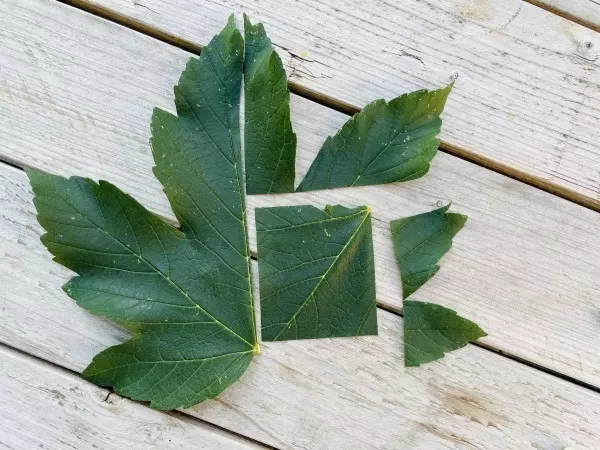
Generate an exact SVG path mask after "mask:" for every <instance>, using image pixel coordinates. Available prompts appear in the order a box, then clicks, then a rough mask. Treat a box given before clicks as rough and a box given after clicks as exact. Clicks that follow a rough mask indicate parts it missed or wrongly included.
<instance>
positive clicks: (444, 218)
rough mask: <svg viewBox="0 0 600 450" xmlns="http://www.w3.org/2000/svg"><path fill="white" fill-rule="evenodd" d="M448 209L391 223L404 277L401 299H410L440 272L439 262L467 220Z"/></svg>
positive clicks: (440, 209)
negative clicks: (449, 211) (409, 297)
mask: <svg viewBox="0 0 600 450" xmlns="http://www.w3.org/2000/svg"><path fill="white" fill-rule="evenodd" d="M449 207H450V205H447V206H444V207H442V208H439V209H436V210H433V211H430V212H427V213H425V214H419V215H416V216H411V217H406V218H403V219H398V220H393V221H392V222H391V223H390V227H391V229H392V241H393V243H394V251H395V253H396V259H397V261H398V265H399V266H400V276H401V278H402V298H407V297H408V296H409V295H411V294H412V293H413V292H415V291H416V290H417V289H419V288H420V287H421V286H422V285H423V284H425V282H426V281H427V280H429V279H430V278H431V277H433V276H434V275H435V274H436V273H437V271H438V270H439V269H440V267H439V266H438V265H437V262H438V261H439V260H440V258H441V257H442V256H443V255H444V254H445V253H446V252H447V251H448V250H450V247H451V246H452V238H453V237H454V236H455V235H456V233H458V232H459V231H460V230H461V228H462V227H463V226H464V224H465V222H466V221H467V216H463V215H461V214H454V213H448V212H447V211H448V208H449Z"/></svg>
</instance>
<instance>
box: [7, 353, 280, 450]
mask: <svg viewBox="0 0 600 450" xmlns="http://www.w3.org/2000/svg"><path fill="white" fill-rule="evenodd" d="M0 353H5V354H8V355H10V356H13V355H14V357H16V358H23V359H24V361H25V362H26V363H30V364H32V365H38V366H39V368H40V369H47V370H49V371H52V372H53V373H56V374H57V375H62V376H66V377H68V378H71V377H72V378H77V379H78V380H81V381H80V383H81V384H84V385H85V384H87V385H90V386H94V387H96V388H97V389H98V390H102V391H106V392H107V395H106V397H105V398H104V399H103V400H102V402H104V403H105V402H108V400H109V398H110V397H111V396H113V395H114V396H116V397H118V398H119V399H121V400H125V401H126V402H129V403H132V404H135V405H138V406H137V407H138V408H144V409H145V410H149V411H152V413H151V414H160V415H165V416H170V417H173V418H174V419H175V420H177V421H182V422H184V423H189V424H190V425H191V426H193V427H198V426H200V427H203V428H206V429H207V431H209V432H211V431H212V432H214V433H216V435H222V436H225V437H226V438H228V437H230V438H231V439H232V441H239V442H238V444H249V445H250V446H257V447H259V448H265V449H276V447H272V446H270V445H267V444H265V443H263V442H260V441H257V440H256V439H252V438H251V437H247V436H244V435H243V434H240V433H237V432H235V431H232V430H229V429H227V428H224V427H222V426H219V425H215V424H213V423H211V422H208V421H206V420H203V419H201V418H198V417H195V416H191V415H189V414H186V413H185V412H182V411H178V410H171V411H159V410H155V409H152V408H150V406H148V404H147V403H144V402H138V401H135V400H131V399H128V398H126V397H122V396H120V395H119V394H117V393H115V392H114V391H113V390H112V389H110V388H108V387H103V386H97V385H95V384H93V383H90V382H89V381H87V380H85V379H83V378H82V377H81V374H80V373H78V372H77V371H75V370H72V369H69V368H67V367H63V366H61V365H59V364H56V363H54V362H52V361H49V360H48V359H45V358H42V357H39V356H35V355H32V354H30V353H27V352H25V351H23V350H21V349H19V348H17V347H14V346H12V345H10V344H7V343H5V342H0ZM57 395H58V394H57ZM111 403H113V402H111ZM61 406H62V405H61ZM142 415H143V414H142ZM170 441H171V440H170V439H169V442H170ZM0 444H1V442H0ZM230 444H231V443H230Z"/></svg>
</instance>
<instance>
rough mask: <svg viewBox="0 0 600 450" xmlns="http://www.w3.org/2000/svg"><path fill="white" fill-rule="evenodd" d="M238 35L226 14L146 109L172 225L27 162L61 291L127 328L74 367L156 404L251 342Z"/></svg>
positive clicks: (107, 188) (174, 401)
mask: <svg viewBox="0 0 600 450" xmlns="http://www.w3.org/2000/svg"><path fill="white" fill-rule="evenodd" d="M242 54H243V40H242V37H241V35H240V33H239V32H238V31H237V30H235V28H234V25H233V20H232V19H230V21H229V23H228V25H227V26H226V27H225V29H224V30H223V31H222V32H221V34H220V35H217V36H216V37H215V38H214V39H213V40H212V41H211V43H210V44H209V45H208V46H207V47H206V48H205V49H204V51H203V52H202V55H201V56H200V58H199V60H196V59H192V60H190V62H189V63H188V65H187V67H186V69H185V71H184V73H183V74H182V76H181V79H180V82H179V85H178V86H177V87H176V88H175V102H176V107H177V113H178V116H177V117H175V116H173V115H171V114H169V113H166V112H164V111H160V110H155V112H154V115H153V118H152V150H153V154H154V158H155V162H156V167H155V174H156V176H157V177H158V178H159V180H160V181H161V182H162V183H163V185H164V188H165V193H166V194H167V197H168V198H169V201H170V202H171V205H172V207H173V211H174V212H175V214H176V216H177V218H178V220H179V222H180V223H181V228H182V230H183V233H182V232H180V231H178V230H176V229H174V228H172V227H171V226H169V225H168V224H166V223H165V222H163V221H162V220H160V219H158V218H157V217H156V216H154V215H153V214H151V213H150V212H148V211H147V210H146V209H144V208H143V207H142V206H141V205H140V204H139V203H137V202H136V201H135V200H134V199H133V198H131V197H130V196H128V195H126V194H124V193H122V192H121V191H120V190H118V189H117V188H116V187H114V186H113V185H111V184H109V183H107V182H103V181H101V182H100V183H99V184H96V183H94V182H93V181H91V180H88V179H83V178H77V177H73V178H71V179H68V180H67V179H64V178H61V177H58V176H53V175H42V174H40V173H37V172H34V171H29V172H28V175H29V177H30V180H31V184H32V186H33V190H34V194H35V198H34V202H35V206H36V208H37V211H38V220H39V222H40V224H41V225H42V226H43V227H44V228H45V229H46V231H47V233H46V234H45V235H44V236H43V237H42V242H43V243H44V244H45V245H46V247H47V248H48V250H49V251H50V252H51V253H52V254H53V255H55V260H56V261H57V262H59V263H60V264H63V265H64V266H66V267H68V268H70V269H72V270H73V271H75V272H76V273H77V274H78V276H77V277H75V278H73V279H72V280H71V281H69V282H68V283H67V284H66V285H65V290H66V292H67V293H68V294H69V295H70V296H71V297H73V298H74V299H75V300H76V301H77V302H78V303H79V304H80V305H81V306H83V307H84V308H86V309H88V310H89V311H91V312H93V313H95V314H99V315H102V316H104V317H106V318H108V319H111V320H113V321H115V322H117V323H119V324H120V325H122V326H124V327H126V328H128V329H130V330H132V331H134V332H135V333H136V334H135V335H134V337H133V338H132V339H130V340H129V341H127V342H125V343H123V344H121V345H117V346H114V347H110V348H109V349H107V350H105V351H103V352H101V353H100V354H98V355H97V356H96V357H95V358H94V360H93V361H92V363H91V364H90V365H89V366H88V368H87V369H86V370H85V371H84V373H83V376H84V377H85V378H87V379H89V380H90V381H93V382H94V383H97V384H100V385H103V386H113V388H114V389H115V391H116V392H117V393H119V394H121V395H125V396H128V397H131V398H133V399H135V400H145V401H150V402H151V406H152V407H154V408H159V409H172V408H177V407H182V406H183V407H187V406H191V405H193V404H195V403H198V402H200V401H202V400H204V399H206V398H210V397H214V396H216V395H218V394H219V393H220V392H222V391H223V390H224V389H225V388H227V387H228V386H229V385H230V384H231V383H233V382H234V381H235V380H237V379H238V378H239V377H240V376H241V374H242V373H243V372H244V371H245V370H246V368H247V367H248V365H249V364H250V361H251V360H252V357H253V355H254V354H255V353H256V352H258V343H257V339H256V330H255V323H254V317H253V314H254V308H253V301H252V293H251V280H250V270H249V262H250V257H249V250H248V243H247V232H246V214H245V206H244V197H243V185H242V167H241V153H240V139H239V124H238V120H239V119H238V118H239V96H240V91H241V79H242V60H243V59H242V58H243V56H242Z"/></svg>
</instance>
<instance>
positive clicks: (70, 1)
mask: <svg viewBox="0 0 600 450" xmlns="http://www.w3.org/2000/svg"><path fill="white" fill-rule="evenodd" d="M55 1H57V2H59V3H62V4H65V5H67V6H71V7H74V8H77V9H80V10H82V11H85V12H87V13H89V14H92V15H94V16H97V17H100V18H102V19H105V20H108V21H111V22H114V23H116V24H118V25H121V26H123V27H125V28H128V29H130V30H133V31H136V32H138V33H142V34H144V35H146V36H149V37H151V38H154V39H156V40H159V41H161V42H164V43H166V44H169V45H172V46H175V47H178V48H180V49H182V50H185V51H187V52H189V53H192V54H195V55H197V54H199V53H200V52H201V51H202V46H200V45H197V44H194V43H193V42H190V41H188V40H186V39H182V38H180V37H177V36H175V35H173V34H171V33H166V32H164V31H161V30H159V29H158V28H156V27H153V26H151V25H148V24H145V23H143V22H142V21H139V20H136V19H133V18H131V17H128V16H125V15H123V14H120V13H118V12H117V11H113V10H111V9H108V8H104V7H102V6H97V5H92V4H90V3H89V2H87V1H85V0H55ZM523 1H525V2H527V3H530V4H532V5H534V6H536V7H538V8H540V9H543V10H545V11H548V12H550V13H552V14H555V15H558V16H560V17H563V18H565V19H567V20H570V21H572V22H575V23H578V24H580V25H582V26H585V27H587V28H590V29H592V30H594V31H599V27H596V26H595V25H593V24H591V23H590V24H586V23H582V22H585V21H583V20H581V19H580V18H577V17H575V16H571V15H569V14H568V13H563V12H561V11H559V10H557V9H555V8H552V7H550V6H548V5H547V4H544V3H542V2H539V1H537V0H523ZM275 46H276V45H275ZM288 86H289V89H290V91H291V92H292V93H294V94H296V95H299V96H300V97H304V98H306V99H308V100H311V101H313V102H315V103H318V104H320V105H323V106H326V107H328V108H331V109H334V110H336V111H338V112H341V113H343V114H346V115H353V114H355V113H357V112H358V111H360V108H358V107H357V106H355V105H351V104H349V103H346V102H344V101H341V100H338V99H336V98H333V97H331V96H328V95H326V94H324V93H321V92H318V91H315V90H313V89H310V88H308V87H305V86H302V85H300V84H299V83H295V82H293V81H289V82H288ZM440 150H441V151H443V152H445V153H448V154H450V155H453V156H455V157H458V158H460V159H463V160H465V161H468V162H470V163H472V164H475V165H477V166H480V167H483V168H485V169H488V170H491V171H493V172H496V173H499V174H501V175H504V176H506V177H509V178H511V179H513V180H517V181H520V182H522V183H524V184H527V185H529V186H532V187H535V188H537V189H540V190H542V191H545V192H548V193H550V194H553V195H556V196H557V197H560V198H563V199H565V200H568V201H570V202H573V203H575V204H577V205H580V206H583V207H585V208H589V209H591V210H593V211H596V212H600V200H596V199H593V198H591V197H588V196H586V195H583V194H580V193H579V192H576V191H574V190H572V189H569V188H567V187H564V186H561V185H558V184H555V183H552V182H550V181H547V180H545V179H544V178H542V177H540V176H537V175H533V174H530V173H527V172H526V171H524V170H520V169H517V168H515V167H511V166H509V165H508V164H505V163H502V162H500V161H496V160H494V159H492V158H488V157H486V156H483V155H481V154H477V153H475V152H473V151H470V150H467V149H464V148H461V147H459V146H455V145H451V144H449V143H447V142H443V141H442V142H441V143H440Z"/></svg>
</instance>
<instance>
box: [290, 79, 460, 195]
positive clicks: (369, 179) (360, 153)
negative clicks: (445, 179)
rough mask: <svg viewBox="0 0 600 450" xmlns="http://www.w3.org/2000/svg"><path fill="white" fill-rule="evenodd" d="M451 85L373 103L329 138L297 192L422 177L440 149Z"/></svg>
mask: <svg viewBox="0 0 600 450" xmlns="http://www.w3.org/2000/svg"><path fill="white" fill-rule="evenodd" d="M451 89H452V84H450V85H449V86H447V87H445V88H443V89H439V90H436V91H426V90H421V91H416V92H412V93H410V94H405V95H402V96H400V97H397V98H395V99H393V100H391V101H390V102H386V101H384V100H376V101H374V102H373V103H370V104H369V105H367V106H365V108H364V109H363V110H362V111H360V112H359V113H357V114H355V115H354V116H353V117H352V118H351V119H350V120H349V121H348V122H346V124H345V125H344V126H343V127H342V129H341V130H340V131H339V132H338V133H337V134H336V135H335V136H333V137H328V138H327V140H326V141H325V144H323V147H322V148H321V151H320V152H319V154H318V155H317V158H316V159H315V161H314V162H313V164H312V165H311V167H310V169H309V170H308V173H307V174H306V176H305V177H304V179H303V180H302V182H301V183H300V186H298V189H297V190H298V191H312V190H315V189H330V188H338V187H348V186H365V185H369V184H383V183H392V182H396V181H407V180H413V179H415V178H419V177H422V176H423V175H425V174H426V173H427V171H428V170H429V162H430V161H431V159H432V158H433V157H434V156H435V154H436V152H437V148H438V146H439V140H438V139H437V138H436V136H437V135H438V133H439V132H440V127H441V125H442V121H441V119H440V114H441V113H442V110H443V109H444V105H445V104H446V99H447V97H448V94H449V93H450V90H451Z"/></svg>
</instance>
